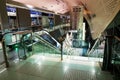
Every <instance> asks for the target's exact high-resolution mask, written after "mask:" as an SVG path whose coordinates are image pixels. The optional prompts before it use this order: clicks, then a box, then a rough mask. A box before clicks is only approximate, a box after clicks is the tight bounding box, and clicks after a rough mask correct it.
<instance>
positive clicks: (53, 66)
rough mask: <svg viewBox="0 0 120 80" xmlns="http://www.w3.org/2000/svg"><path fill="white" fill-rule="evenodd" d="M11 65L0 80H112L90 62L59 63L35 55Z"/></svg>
mask: <svg viewBox="0 0 120 80" xmlns="http://www.w3.org/2000/svg"><path fill="white" fill-rule="evenodd" d="M11 64H12V66H11V67H10V68H9V69H7V70H6V71H4V72H2V73H0V80H112V76H111V75H110V73H108V72H103V71H101V69H100V67H99V65H98V63H96V62H91V61H73V60H69V59H65V60H63V61H61V60H60V58H50V57H44V56H40V55H39V54H36V55H33V56H32V57H30V58H28V59H27V60H25V61H22V62H18V63H15V62H14V63H11Z"/></svg>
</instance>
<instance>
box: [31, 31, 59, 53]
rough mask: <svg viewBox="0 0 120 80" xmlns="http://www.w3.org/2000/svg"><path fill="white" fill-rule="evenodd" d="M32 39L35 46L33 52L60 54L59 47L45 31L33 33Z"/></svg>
mask: <svg viewBox="0 0 120 80" xmlns="http://www.w3.org/2000/svg"><path fill="white" fill-rule="evenodd" d="M33 39H34V41H35V42H37V44H35V46H34V47H35V49H34V51H35V52H41V53H49V54H51V53H52V54H60V53H61V45H60V43H59V42H57V41H56V40H55V39H54V38H53V37H52V36H51V35H50V34H49V33H48V32H47V31H45V30H42V31H39V32H35V33H33Z"/></svg>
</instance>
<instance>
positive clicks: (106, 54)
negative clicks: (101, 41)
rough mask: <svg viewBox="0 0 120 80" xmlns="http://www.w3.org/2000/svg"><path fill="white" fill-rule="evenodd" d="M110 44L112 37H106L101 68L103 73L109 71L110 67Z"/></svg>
mask: <svg viewBox="0 0 120 80" xmlns="http://www.w3.org/2000/svg"><path fill="white" fill-rule="evenodd" d="M112 43H113V37H112V36H106V41H105V49H104V58H103V66H102V70H105V71H110V70H111V67H112V65H111V56H112Z"/></svg>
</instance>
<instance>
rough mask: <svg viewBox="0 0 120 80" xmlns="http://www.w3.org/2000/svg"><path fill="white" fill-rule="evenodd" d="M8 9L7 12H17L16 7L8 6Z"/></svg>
mask: <svg viewBox="0 0 120 80" xmlns="http://www.w3.org/2000/svg"><path fill="white" fill-rule="evenodd" d="M6 9H7V12H14V13H15V12H16V8H15V7H10V6H7V7H6Z"/></svg>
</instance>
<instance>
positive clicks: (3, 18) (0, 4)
mask: <svg viewBox="0 0 120 80" xmlns="http://www.w3.org/2000/svg"><path fill="white" fill-rule="evenodd" d="M0 28H1V30H5V29H8V28H9V25H8V15H7V9H6V0H0Z"/></svg>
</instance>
